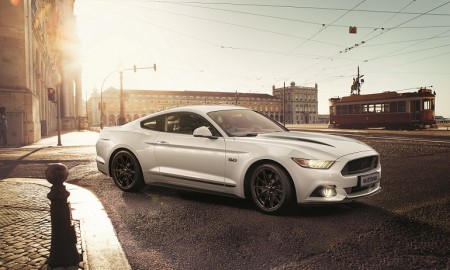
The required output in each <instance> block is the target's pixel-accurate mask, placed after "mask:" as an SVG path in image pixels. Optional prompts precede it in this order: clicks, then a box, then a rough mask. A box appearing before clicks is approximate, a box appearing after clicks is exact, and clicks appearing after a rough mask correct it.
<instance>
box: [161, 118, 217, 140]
mask: <svg viewBox="0 0 450 270" xmlns="http://www.w3.org/2000/svg"><path fill="white" fill-rule="evenodd" d="M174 116H175V115H174ZM175 118H176V119H177V120H178V122H177V123H174V128H173V131H169V132H174V133H179V134H189V135H192V133H193V132H194V130H195V129H196V128H199V127H202V126H206V127H208V128H209V130H211V133H212V134H213V135H214V136H221V135H220V133H219V132H218V131H217V130H216V129H215V128H214V127H213V126H212V125H211V123H209V122H208V120H206V119H205V118H203V117H202V116H200V115H198V114H195V113H179V114H177V115H176V117H175Z"/></svg>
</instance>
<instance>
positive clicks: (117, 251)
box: [0, 176, 131, 270]
mask: <svg viewBox="0 0 450 270" xmlns="http://www.w3.org/2000/svg"><path fill="white" fill-rule="evenodd" d="M69 177H70V176H69ZM65 186H66V189H67V190H68V191H69V192H70V196H69V199H68V200H69V202H70V204H71V208H72V219H73V221H74V225H75V231H76V234H77V250H78V253H79V254H80V256H81V258H82V261H81V262H80V264H79V265H78V266H75V267H71V268H67V269H73V270H76V269H88V270H100V269H101V270H106V269H121V270H127V269H131V267H130V265H129V263H128V261H127V259H126V257H125V254H124V252H123V250H122V247H121V245H120V243H119V241H118V240H117V236H116V234H115V231H114V228H113V226H112V224H111V222H110V220H109V218H108V216H107V214H106V212H105V211H104V209H103V206H102V204H101V203H100V201H98V199H97V197H96V196H95V195H94V194H92V193H91V192H90V191H88V190H86V189H83V188H80V187H78V186H76V185H72V184H67V183H65ZM50 187H51V184H50V183H48V182H47V180H46V179H28V178H9V179H3V180H0V190H1V196H0V270H6V269H8V270H9V269H21V270H28V269H29V270H36V269H49V267H48V266H47V265H46V261H47V259H48V257H49V255H50V245H51V219H50V200H49V199H47V194H48V193H49V192H50ZM58 269H64V268H58Z"/></svg>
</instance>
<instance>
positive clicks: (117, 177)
mask: <svg viewBox="0 0 450 270" xmlns="http://www.w3.org/2000/svg"><path fill="white" fill-rule="evenodd" d="M111 176H112V178H113V180H114V183H115V184H116V186H117V187H118V188H120V189H121V190H123V191H128V192H132V191H138V190H140V189H141V188H143V187H144V178H143V177H142V170H141V166H140V165H139V161H138V160H137V159H136V157H135V156H134V155H133V154H131V153H130V152H128V151H125V150H122V151H119V152H117V153H116V154H115V155H114V158H113V160H112V162H111Z"/></svg>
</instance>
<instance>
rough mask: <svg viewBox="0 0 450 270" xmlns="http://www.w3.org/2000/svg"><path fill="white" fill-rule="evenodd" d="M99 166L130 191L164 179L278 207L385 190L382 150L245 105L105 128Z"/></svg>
mask: <svg viewBox="0 0 450 270" xmlns="http://www.w3.org/2000/svg"><path fill="white" fill-rule="evenodd" d="M96 148H97V158H96V162H97V167H98V169H99V170H100V171H101V172H103V173H105V174H106V175H109V176H111V177H112V178H113V179H114V182H115V184H116V185H117V187H119V188H120V189H121V190H124V191H137V190H139V189H141V188H142V187H143V186H144V184H153V185H163V186H170V187H177V188H183V189H190V190H197V191H203V192H210V193H217V194H222V195H229V196H230V195H231V196H236V197H239V198H248V199H251V200H252V201H253V202H254V204H255V205H256V206H257V207H258V208H259V209H260V210H261V211H263V212H266V213H277V212H280V211H281V210H283V209H286V208H287V207H288V206H289V205H292V204H293V203H294V202H297V203H298V204H305V203H337V202H346V201H351V200H353V199H356V198H361V197H365V196H368V195H372V194H375V193H377V192H378V191H380V190H381V187H380V176H381V166H380V157H379V154H378V153H377V152H376V151H375V150H374V149H372V148H371V147H369V146H368V145H366V144H364V143H362V142H360V141H357V140H353V139H350V138H345V137H340V136H332V135H325V134H320V133H311V132H295V131H289V130H288V129H286V128H285V127H284V126H282V125H280V124H279V123H277V122H275V121H273V120H272V119H270V118H268V117H266V116H264V115H262V114H260V113H257V112H255V111H252V110H250V109H247V108H243V107H236V106H190V107H178V108H174V109H170V110H166V111H162V112H158V113H155V114H152V115H149V116H146V117H143V118H140V119H137V120H135V121H133V122H130V123H128V124H125V125H123V126H117V127H111V128H105V129H103V130H102V131H101V133H100V137H99V139H98V142H97V145H96Z"/></svg>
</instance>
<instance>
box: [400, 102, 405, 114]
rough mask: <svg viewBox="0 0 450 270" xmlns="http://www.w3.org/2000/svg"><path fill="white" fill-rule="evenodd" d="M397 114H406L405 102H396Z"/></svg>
mask: <svg viewBox="0 0 450 270" xmlns="http://www.w3.org/2000/svg"><path fill="white" fill-rule="evenodd" d="M398 112H406V102H405V101H399V102H398Z"/></svg>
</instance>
